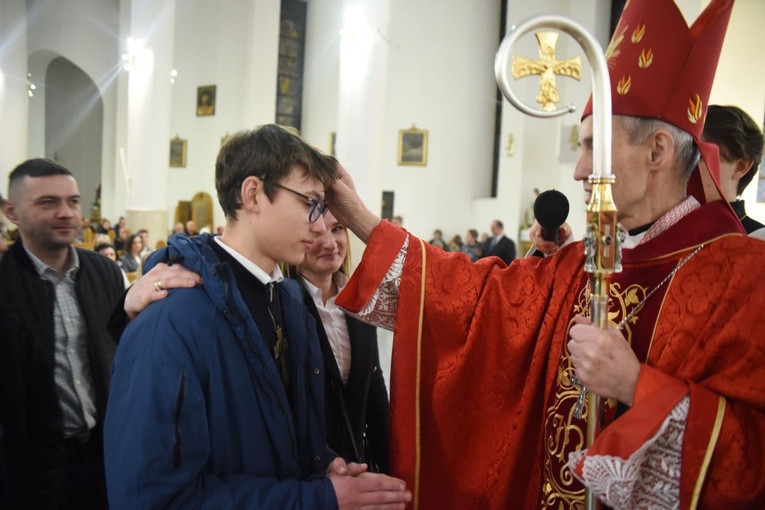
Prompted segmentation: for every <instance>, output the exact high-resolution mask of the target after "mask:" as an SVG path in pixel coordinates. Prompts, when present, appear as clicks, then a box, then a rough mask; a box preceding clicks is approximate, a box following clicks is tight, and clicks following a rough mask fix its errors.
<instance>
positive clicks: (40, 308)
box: [0, 240, 124, 508]
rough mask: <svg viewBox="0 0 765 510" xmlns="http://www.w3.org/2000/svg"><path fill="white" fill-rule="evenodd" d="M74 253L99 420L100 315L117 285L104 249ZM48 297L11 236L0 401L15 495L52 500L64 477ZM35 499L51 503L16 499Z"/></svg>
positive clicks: (110, 353) (104, 358)
mask: <svg viewBox="0 0 765 510" xmlns="http://www.w3.org/2000/svg"><path fill="white" fill-rule="evenodd" d="M77 255H78V257H79V259H80V270H79V271H78V272H77V275H76V277H75V280H76V291H75V292H76V295H77V300H78V302H79V305H80V309H81V310H82V313H83V316H84V319H85V324H86V331H87V342H88V348H89V351H88V354H89V359H90V364H91V368H92V373H93V384H94V388H95V392H96V395H94V403H95V405H96V411H97V414H98V416H97V419H98V423H99V424H100V423H102V421H103V417H104V413H105V410H106V399H107V395H108V393H109V372H110V370H111V364H112V360H113V358H114V350H115V342H114V340H113V339H112V338H111V337H110V336H109V334H108V332H107V330H106V322H107V319H108V317H109V314H110V312H111V311H112V308H113V307H114V305H115V303H117V301H118V300H119V299H120V295H121V294H122V292H123V290H124V284H123V283H122V275H121V273H120V271H119V268H118V267H117V266H116V265H115V264H114V262H112V261H111V260H109V259H107V258H106V257H104V256H103V255H101V254H99V253H94V252H91V251H87V250H80V249H77ZM54 297H55V296H54V289H53V286H52V284H51V283H49V282H47V281H45V280H42V279H41V278H40V277H39V276H38V275H37V272H36V271H35V268H34V265H33V264H32V261H31V259H30V258H29V256H28V255H27V252H26V250H25V249H24V247H23V245H22V241H21V240H19V241H17V242H16V243H14V244H13V245H12V246H11V247H10V249H9V250H8V252H7V253H6V254H5V256H3V258H2V261H1V262H0V309H2V310H3V314H2V319H1V320H0V322H1V324H0V360H1V361H0V364H1V365H2V366H1V367H0V370H1V371H2V376H1V377H2V379H1V380H2V387H0V399H1V400H0V405H2V408H3V410H4V415H3V435H4V443H5V449H6V454H7V458H8V469H9V472H10V473H11V478H10V480H11V485H10V492H11V494H12V495H13V494H14V493H15V495H14V497H15V498H17V499H16V500H15V501H24V500H26V501H36V502H40V501H52V500H51V499H49V498H51V497H53V496H52V493H53V492H55V490H56V488H57V487H59V486H60V484H62V483H64V482H63V480H62V479H61V478H62V477H63V472H64V471H63V455H62V452H63V435H62V427H61V412H60V409H59V406H58V401H57V397H56V390H55V385H54V379H53V367H54V364H55V360H54V354H55V339H54V322H53V303H54ZM19 498H20V499H19ZM30 498H31V499H30ZM35 506H36V507H46V508H51V507H52V506H53V505H43V504H41V503H38V504H37V505H35V504H28V505H27V504H22V505H20V507H24V508H30V507H35Z"/></svg>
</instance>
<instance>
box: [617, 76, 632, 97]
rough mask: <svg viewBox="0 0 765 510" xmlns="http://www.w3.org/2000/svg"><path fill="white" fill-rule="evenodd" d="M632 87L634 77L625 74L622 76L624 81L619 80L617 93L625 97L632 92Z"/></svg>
mask: <svg viewBox="0 0 765 510" xmlns="http://www.w3.org/2000/svg"><path fill="white" fill-rule="evenodd" d="M631 86H632V77H631V76H630V75H629V74H625V75H624V76H622V79H621V80H619V83H617V84H616V92H617V93H618V94H619V95H621V96H623V95H625V94H627V92H629V91H630V87H631Z"/></svg>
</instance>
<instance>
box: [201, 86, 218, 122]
mask: <svg viewBox="0 0 765 510" xmlns="http://www.w3.org/2000/svg"><path fill="white" fill-rule="evenodd" d="M215 88H216V87H215V85H205V86H203V87H197V117H205V116H207V115H215Z"/></svg>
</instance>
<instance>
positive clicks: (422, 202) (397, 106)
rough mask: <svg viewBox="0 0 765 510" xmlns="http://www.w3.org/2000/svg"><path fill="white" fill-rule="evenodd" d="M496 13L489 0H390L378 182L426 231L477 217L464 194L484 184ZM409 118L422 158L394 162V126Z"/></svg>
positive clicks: (415, 226) (458, 226) (480, 191)
mask: <svg viewBox="0 0 765 510" xmlns="http://www.w3.org/2000/svg"><path fill="white" fill-rule="evenodd" d="M499 14H500V5H499V2H497V1H485V2H460V1H449V2H447V3H446V4H444V3H439V2H433V1H425V0H417V1H411V0H393V1H392V2H391V16H390V30H389V33H388V36H389V40H390V50H389V68H388V96H387V98H386V119H385V141H384V151H385V154H386V156H385V160H384V174H383V181H382V182H383V189H385V190H391V191H394V192H395V210H394V212H395V214H400V215H403V216H404V226H405V227H406V228H407V229H409V230H411V231H412V232H414V233H415V234H417V235H420V236H422V237H424V238H426V239H430V236H431V234H432V232H433V230H434V229H435V228H441V229H442V230H443V231H444V237H445V238H446V239H447V240H448V239H449V238H451V236H452V235H454V234H460V235H462V236H463V237H464V234H465V231H466V230H467V229H468V228H481V227H482V226H481V225H478V224H475V223H474V221H473V220H474V218H471V216H472V203H473V201H474V200H475V199H476V198H479V197H485V196H488V195H489V194H490V190H491V171H492V170H491V169H492V151H493V144H494V142H493V139H494V109H495V105H496V98H495V93H496V85H495V81H494V77H493V61H494V52H495V51H496V48H497V45H498V41H499ZM423 20H427V21H426V22H423ZM412 124H416V126H417V128H419V129H427V130H428V161H427V166H424V167H419V166H399V165H398V164H397V144H398V131H399V129H407V128H410V127H411V126H412Z"/></svg>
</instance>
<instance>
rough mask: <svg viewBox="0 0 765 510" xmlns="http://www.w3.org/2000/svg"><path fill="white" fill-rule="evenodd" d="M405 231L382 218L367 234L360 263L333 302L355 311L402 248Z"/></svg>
mask: <svg viewBox="0 0 765 510" xmlns="http://www.w3.org/2000/svg"><path fill="white" fill-rule="evenodd" d="M406 236H407V233H406V231H405V230H403V229H400V228H398V227H396V226H394V225H392V224H391V223H390V222H388V221H381V222H380V224H379V225H378V226H377V227H376V228H375V229H374V230H373V231H372V235H370V236H369V241H368V242H367V247H366V249H365V250H364V255H363V257H362V259H361V262H360V263H359V266H358V267H357V268H356V270H355V271H354V272H353V276H352V277H351V279H350V280H349V281H348V284H347V285H346V286H345V288H344V289H343V291H342V292H341V293H340V295H339V296H337V299H336V300H335V302H336V303H337V305H338V306H340V307H342V308H345V309H346V310H348V311H349V312H352V313H358V311H359V310H361V308H363V306H364V305H365V304H366V303H367V302H368V301H369V298H370V297H372V295H373V294H374V293H375V291H376V290H377V288H378V287H379V286H380V282H381V281H382V279H383V277H384V276H385V274H386V273H387V272H388V270H389V269H390V266H391V265H392V264H393V261H394V260H395V259H396V256H397V255H398V254H399V252H401V247H402V246H403V245H404V241H406Z"/></svg>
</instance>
